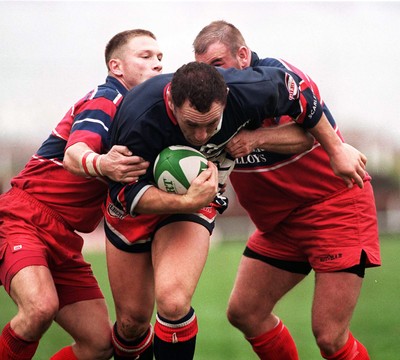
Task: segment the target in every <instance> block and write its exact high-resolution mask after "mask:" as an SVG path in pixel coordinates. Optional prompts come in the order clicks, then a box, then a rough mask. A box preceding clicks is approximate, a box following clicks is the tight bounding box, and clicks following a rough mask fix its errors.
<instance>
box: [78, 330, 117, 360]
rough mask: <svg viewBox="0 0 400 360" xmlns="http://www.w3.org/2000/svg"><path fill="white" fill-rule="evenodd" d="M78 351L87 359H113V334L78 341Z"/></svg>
mask: <svg viewBox="0 0 400 360" xmlns="http://www.w3.org/2000/svg"><path fill="white" fill-rule="evenodd" d="M76 347H77V349H78V350H77V352H78V353H79V354H80V356H82V358H85V359H104V360H106V359H111V357H112V355H113V347H112V343H111V334H110V333H105V336H97V337H93V338H91V339H86V341H85V342H76Z"/></svg>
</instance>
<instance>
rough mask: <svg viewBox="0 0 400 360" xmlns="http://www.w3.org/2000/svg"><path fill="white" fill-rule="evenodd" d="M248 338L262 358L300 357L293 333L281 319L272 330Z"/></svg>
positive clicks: (273, 359) (284, 359)
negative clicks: (291, 333)
mask: <svg viewBox="0 0 400 360" xmlns="http://www.w3.org/2000/svg"><path fill="white" fill-rule="evenodd" d="M247 340H248V341H249V342H250V344H251V346H252V347H253V350H254V352H255V353H256V354H257V355H258V357H259V358H260V359H261V360H298V359H299V355H298V353H297V349H296V344H295V343H294V340H293V338H292V335H290V332H289V330H288V329H287V327H286V326H285V325H283V323H282V321H281V320H279V323H278V325H277V326H275V328H273V329H272V330H270V331H268V332H266V333H265V334H262V335H260V336H257V337H254V338H247Z"/></svg>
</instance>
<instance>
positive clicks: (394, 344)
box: [0, 235, 400, 360]
mask: <svg viewBox="0 0 400 360" xmlns="http://www.w3.org/2000/svg"><path fill="white" fill-rule="evenodd" d="M381 239H382V240H381V243H382V260H383V266H382V267H380V268H374V269H369V270H367V274H366V277H365V281H364V286H363V290H362V293H361V296H360V300H359V303H358V306H357V309H356V312H355V314H354V317H353V322H352V326H351V329H352V331H353V333H354V334H355V336H356V337H357V338H359V339H360V340H361V341H362V342H363V343H364V344H365V345H366V346H367V347H368V350H369V352H370V355H371V359H373V360H398V359H399V354H400V342H399V341H398V338H399V335H400V275H399V266H398V264H399V262H400V258H399V256H400V236H396V235H385V236H382V237H381ZM243 246H244V244H243V243H238V242H226V243H219V244H216V245H215V246H213V247H212V249H211V251H210V255H209V259H208V262H207V265H206V268H205V269H204V273H203V276H202V278H201V280H200V283H199V286H198V289H197V291H196V294H195V297H194V300H193V306H194V308H195V309H196V313H197V316H198V321H199V334H198V340H197V349H196V356H195V359H196V360H225V359H226V360H228V359H229V360H254V359H257V357H256V356H255V355H254V354H253V353H252V351H251V349H250V346H249V345H248V343H247V342H246V341H245V340H244V339H243V336H242V335H241V334H240V333H239V331H237V330H236V329H234V328H233V327H231V326H230V325H229V324H228V322H227V320H226V317H225V310H226V304H227V301H228V297H229V294H230V290H231V288H232V284H233V280H234V277H235V273H236V269H237V265H238V263H239V259H240V256H241V252H242V250H243ZM86 258H87V260H88V261H89V262H91V263H92V264H93V269H94V272H95V274H96V276H97V278H98V280H99V282H100V284H101V287H102V289H103V291H104V294H105V296H106V298H107V301H108V303H109V305H110V313H111V317H112V318H113V319H114V318H115V317H114V311H113V307H112V300H111V295H110V290H109V286H108V282H107V274H106V271H105V258H104V255H103V254H98V253H89V254H87V255H86ZM312 291H313V276H312V275H310V276H309V277H308V278H306V279H305V281H303V282H302V283H301V284H300V285H298V286H297V287H296V288H295V289H294V290H293V291H292V292H290V293H289V294H288V295H287V296H286V297H285V298H284V299H282V301H281V302H280V303H279V304H278V307H277V309H276V313H277V314H278V315H279V316H280V317H281V318H282V319H283V321H284V322H285V324H286V325H287V326H288V328H289V329H290V331H291V333H292V335H293V337H294V339H295V341H296V344H297V347H298V350H299V354H300V359H302V360H317V359H321V357H320V355H319V351H318V349H317V347H316V345H315V342H314V338H313V336H312V333H311V324H310V308H311V298H312ZM0 304H1V305H0V327H1V328H2V327H3V326H4V325H5V324H6V323H7V322H8V321H9V320H10V318H11V316H12V314H15V312H16V307H15V306H14V304H13V303H12V302H11V300H10V299H9V298H8V296H7V294H6V293H5V291H4V290H1V291H0ZM71 342H72V340H71V338H70V337H69V336H68V335H67V334H65V333H64V331H63V330H62V329H60V328H59V327H58V326H57V325H56V324H54V325H53V326H52V327H51V328H50V329H49V331H48V332H47V333H46V334H45V335H44V337H43V338H42V341H41V343H40V346H39V348H38V351H37V354H36V356H35V358H34V359H37V360H48V359H49V358H50V356H51V355H52V354H53V353H55V352H56V351H57V350H58V349H60V348H61V347H63V346H65V345H67V344H70V343H71Z"/></svg>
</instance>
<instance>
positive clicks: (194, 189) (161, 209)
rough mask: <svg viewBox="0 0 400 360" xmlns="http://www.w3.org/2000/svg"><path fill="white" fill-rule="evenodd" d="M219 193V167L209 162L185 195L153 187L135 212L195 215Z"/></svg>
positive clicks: (137, 205) (146, 193) (142, 198)
mask: <svg viewBox="0 0 400 360" xmlns="http://www.w3.org/2000/svg"><path fill="white" fill-rule="evenodd" d="M217 191H218V171H217V167H216V166H215V165H214V164H213V163H212V162H208V169H206V170H204V171H203V172H202V173H201V174H200V175H199V176H198V177H197V178H196V179H194V180H193V182H192V184H191V185H190V187H189V189H188V192H187V193H186V194H185V195H177V194H171V193H167V192H165V191H162V190H159V189H157V188H156V187H154V186H151V187H149V188H148V189H147V190H146V191H145V193H144V194H143V195H142V196H141V198H140V200H139V201H138V203H137V204H136V206H135V208H134V209H133V211H134V212H136V213H143V214H183V213H193V212H196V211H198V210H200V209H201V208H203V207H205V206H208V205H209V204H210V203H211V202H212V201H213V199H214V197H215V195H216V194H217Z"/></svg>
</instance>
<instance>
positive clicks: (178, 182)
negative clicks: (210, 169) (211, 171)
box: [153, 145, 207, 195]
mask: <svg viewBox="0 0 400 360" xmlns="http://www.w3.org/2000/svg"><path fill="white" fill-rule="evenodd" d="M205 169H207V159H206V158H205V157H204V155H203V154H202V153H201V152H200V151H197V150H196V149H193V148H191V147H189V146H183V145H174V146H169V147H167V148H165V149H164V150H163V151H161V152H160V154H159V155H158V156H157V158H156V161H155V163H154V168H153V175H154V180H155V182H156V185H157V187H158V188H159V189H160V190H163V191H166V192H169V193H175V194H181V195H183V194H186V192H187V190H188V188H189V186H190V184H191V183H192V181H193V180H194V179H195V178H196V177H197V176H198V175H199V174H200V173H201V172H202V171H203V170H205Z"/></svg>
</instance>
